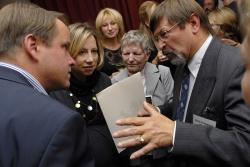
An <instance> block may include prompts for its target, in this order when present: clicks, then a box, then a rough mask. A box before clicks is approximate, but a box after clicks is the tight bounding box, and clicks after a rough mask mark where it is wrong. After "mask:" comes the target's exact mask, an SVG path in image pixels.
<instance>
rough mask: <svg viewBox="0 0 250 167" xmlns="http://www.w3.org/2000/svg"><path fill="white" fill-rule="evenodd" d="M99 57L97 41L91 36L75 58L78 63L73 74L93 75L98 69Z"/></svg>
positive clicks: (73, 69)
mask: <svg viewBox="0 0 250 167" xmlns="http://www.w3.org/2000/svg"><path fill="white" fill-rule="evenodd" d="M98 57H99V52H98V47H97V45H96V40H95V38H94V37H93V36H90V37H89V38H87V40H86V41H85V43H84V45H83V46H82V48H81V50H80V52H79V53H78V55H77V56H76V58H75V62H76V63H75V65H74V66H73V68H72V72H73V73H75V74H77V75H78V76H89V75H92V74H93V72H94V71H95V69H96V67H97V61H98Z"/></svg>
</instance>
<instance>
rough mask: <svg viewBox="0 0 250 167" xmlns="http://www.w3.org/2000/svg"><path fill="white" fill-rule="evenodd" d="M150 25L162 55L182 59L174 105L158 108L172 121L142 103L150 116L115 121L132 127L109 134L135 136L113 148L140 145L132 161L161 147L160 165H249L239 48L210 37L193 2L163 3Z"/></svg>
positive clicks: (249, 117)
mask: <svg viewBox="0 0 250 167" xmlns="http://www.w3.org/2000/svg"><path fill="white" fill-rule="evenodd" d="M150 29H151V31H152V34H153V36H154V40H155V42H156V44H157V46H159V47H160V49H162V50H163V53H164V54H165V55H167V56H168V55H169V54H171V55H173V53H174V55H176V56H175V57H174V58H176V59H180V58H181V59H185V60H186V63H184V64H182V65H180V66H179V67H178V68H177V69H176V74H175V88H174V97H173V103H172V104H166V105H165V106H164V107H161V111H162V112H166V113H168V114H169V113H171V112H173V113H171V114H172V117H171V118H172V119H173V120H171V119H169V118H167V117H165V116H163V115H161V114H160V113H158V112H157V111H156V109H154V107H153V106H151V105H149V104H147V103H146V102H145V104H144V109H145V111H147V112H148V113H149V114H150V116H149V117H135V118H126V119H121V120H118V121H117V124H118V125H133V126H132V127H129V128H126V129H125V130H121V131H117V132H115V133H114V134H113V136H114V137H126V136H134V138H133V139H130V140H124V141H122V142H120V143H118V146H119V147H125V148H126V147H131V146H135V145H143V146H144V147H143V148H141V149H140V150H138V151H136V152H135V153H133V154H132V155H131V158H132V159H134V158H138V157H140V156H142V155H144V154H146V153H148V152H150V151H152V150H154V149H156V148H166V151H169V154H168V156H167V157H165V158H164V160H162V162H161V163H163V164H161V165H160V166H164V165H165V166H175V167H179V166H187V167H188V166H192V167H196V166H197V167H198V166H199V167H200V166H203V167H205V166H237V167H240V166H249V164H250V159H249V155H250V149H249V148H250V126H249V123H250V109H249V108H248V107H247V106H246V104H245V103H244V101H243V98H242V95H241V78H242V75H243V72H244V65H243V62H242V60H241V57H240V52H239V50H238V49H237V48H234V47H231V46H226V45H224V44H222V43H221V42H220V41H219V40H218V39H216V38H214V37H213V36H212V35H211V34H212V31H211V27H210V25H209V23H208V19H207V17H206V14H205V12H204V11H203V10H202V8H201V7H200V6H199V5H198V4H197V3H196V2H195V1H193V0H185V1H184V0H165V1H164V2H162V3H161V4H160V5H159V6H158V7H157V8H156V10H155V12H154V13H153V15H152V17H151V20H150ZM138 136H139V137H138ZM155 166H157V165H155Z"/></svg>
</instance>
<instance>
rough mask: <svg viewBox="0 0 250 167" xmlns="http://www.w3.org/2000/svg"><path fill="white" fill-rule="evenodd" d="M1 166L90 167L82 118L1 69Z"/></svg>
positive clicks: (7, 70) (22, 78)
mask: <svg viewBox="0 0 250 167" xmlns="http://www.w3.org/2000/svg"><path fill="white" fill-rule="evenodd" d="M0 99H1V100H0V106H1V107H0V166H1V167H14V166H15V167H35V166H39V167H52V166H53V167H75V166H82V167H93V166H94V161H93V159H92V156H91V153H90V152H89V149H88V140H87V135H86V132H85V131H86V129H85V126H84V121H83V120H82V118H81V116H80V115H79V114H78V113H76V112H73V111H71V110H69V109H68V108H66V107H64V106H63V105H61V104H60V103H58V102H56V101H55V100H52V99H51V98H50V97H48V96H45V95H43V94H41V93H39V92H38V91H37V90H35V89H34V88H33V87H32V86H31V85H30V84H29V82H28V81H27V80H26V78H24V77H23V76H22V75H21V74H19V73H18V72H16V71H14V70H11V69H8V68H5V67H0Z"/></svg>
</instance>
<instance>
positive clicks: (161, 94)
mask: <svg viewBox="0 0 250 167" xmlns="http://www.w3.org/2000/svg"><path fill="white" fill-rule="evenodd" d="M144 75H145V85H146V95H152V102H153V104H154V105H156V106H159V105H163V104H164V103H165V102H166V101H168V100H169V99H170V98H171V97H172V94H173V88H174V81H173V78H172V76H171V73H170V70H169V68H168V67H164V66H161V65H160V66H158V67H157V66H156V65H154V64H152V63H148V62H147V63H146V64H145V66H144ZM127 77H128V70H127V69H124V70H122V71H121V72H120V73H118V74H117V75H115V76H114V77H113V78H112V79H111V81H112V83H115V82H118V81H121V80H123V79H124V78H127Z"/></svg>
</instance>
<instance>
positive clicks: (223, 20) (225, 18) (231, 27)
mask: <svg viewBox="0 0 250 167" xmlns="http://www.w3.org/2000/svg"><path fill="white" fill-rule="evenodd" d="M208 20H209V22H210V24H212V25H213V24H214V25H218V26H220V31H222V32H221V33H223V34H224V36H225V37H226V38H230V39H233V40H235V41H239V39H238V38H237V35H238V34H239V30H238V24H237V18H236V14H235V13H234V11H233V10H231V9H230V8H228V7H222V8H220V9H216V10H213V11H212V12H210V13H209V14H208Z"/></svg>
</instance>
